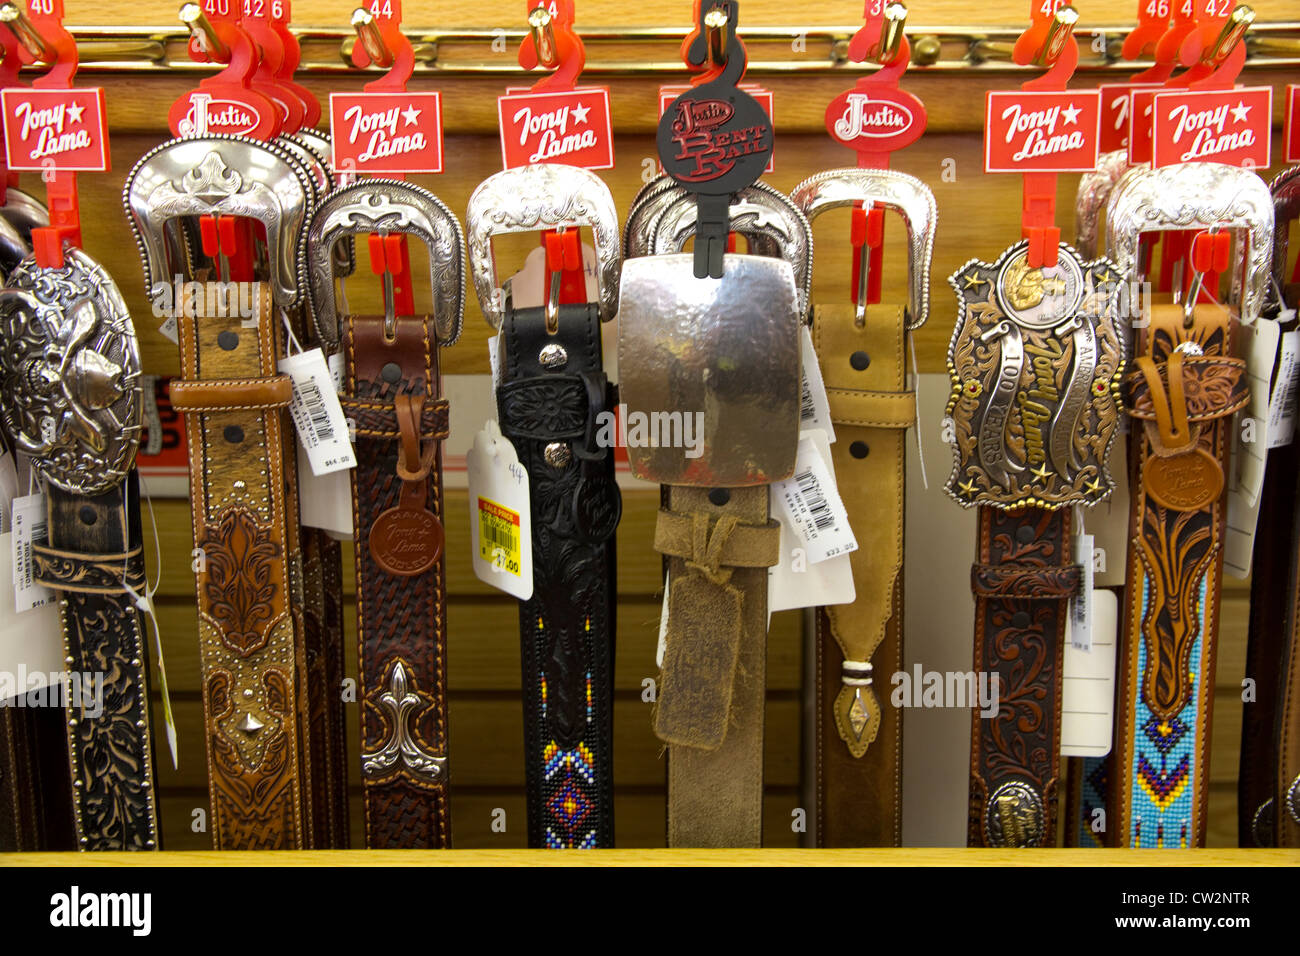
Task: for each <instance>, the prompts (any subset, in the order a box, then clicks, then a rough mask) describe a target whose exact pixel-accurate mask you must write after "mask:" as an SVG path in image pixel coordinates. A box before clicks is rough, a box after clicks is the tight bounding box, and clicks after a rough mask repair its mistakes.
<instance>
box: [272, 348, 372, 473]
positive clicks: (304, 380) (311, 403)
mask: <svg viewBox="0 0 1300 956" xmlns="http://www.w3.org/2000/svg"><path fill="white" fill-rule="evenodd" d="M278 367H279V369H280V371H281V372H283V373H284V374H285V375H288V376H289V379H290V381H292V382H293V398H292V399H290V401H289V415H290V416H291V417H292V418H293V424H294V428H295V429H296V430H297V432H298V441H299V442H301V443H302V446H303V448H305V449H306V451H307V460H308V462H310V464H311V471H312V474H315V475H328V474H329V473H330V472H334V471H346V470H347V469H349V468H355V467H357V457H356V455H355V454H353V451H352V442H351V441H349V440H348V422H347V419H346V418H344V416H343V406H342V405H340V404H339V396H338V390H337V389H336V388H335V386H334V379H333V377H332V376H331V375H330V370H329V367H328V366H327V365H326V364H325V355H324V353H323V352H321V350H320V349H309V350H308V351H306V352H297V353H295V354H293V355H286V356H285V357H284V358H282V359H280V361H279V363H278Z"/></svg>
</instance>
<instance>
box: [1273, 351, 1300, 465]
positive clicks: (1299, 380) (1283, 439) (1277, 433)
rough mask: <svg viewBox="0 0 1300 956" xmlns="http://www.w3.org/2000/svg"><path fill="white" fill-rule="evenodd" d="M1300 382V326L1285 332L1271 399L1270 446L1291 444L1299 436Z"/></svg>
mask: <svg viewBox="0 0 1300 956" xmlns="http://www.w3.org/2000/svg"><path fill="white" fill-rule="evenodd" d="M1297 385H1300V329H1294V330H1292V331H1290V332H1286V333H1284V334H1283V335H1282V347H1281V351H1280V353H1279V355H1278V359H1277V375H1276V376H1275V377H1274V380H1273V394H1272V395H1271V396H1270V397H1269V400H1268V447H1269V448H1281V447H1282V446H1283V445H1289V444H1291V440H1292V438H1293V437H1294V436H1295V406H1296V391H1297Z"/></svg>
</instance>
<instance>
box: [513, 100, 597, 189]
mask: <svg viewBox="0 0 1300 956" xmlns="http://www.w3.org/2000/svg"><path fill="white" fill-rule="evenodd" d="M497 118H498V120H499V122H500V129H501V161H502V163H503V164H504V167H505V168H506V169H514V168H515V167H516V166H527V165H528V164H530V163H563V164H565V165H566V166H581V167H583V168H584V169H610V168H612V167H613V165H614V132H613V129H612V128H611V126H610V118H609V90H607V89H606V88H605V87H603V86H589V87H584V88H582V89H577V90H566V91H564V92H562V93H506V94H505V95H504V96H499V97H497Z"/></svg>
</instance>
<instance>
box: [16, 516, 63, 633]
mask: <svg viewBox="0 0 1300 956" xmlns="http://www.w3.org/2000/svg"><path fill="white" fill-rule="evenodd" d="M13 508H14V514H13V536H12V541H13V568H14V610H15V611H17V612H18V613H20V614H21V613H22V612H23V611H30V610H32V609H33V608H38V607H44V606H45V605H46V604H53V603H54V592H53V591H51V590H49V589H48V588H44V587H41V585H39V584H37V583H36V563H35V560H34V559H33V557H32V543H33V542H35V541H44V540H45V522H46V512H45V495H43V494H41V493H39V492H38V493H37V494H34V495H26V496H24V497H22V498H15V499H14V504H13Z"/></svg>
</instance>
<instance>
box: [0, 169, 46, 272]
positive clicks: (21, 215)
mask: <svg viewBox="0 0 1300 956" xmlns="http://www.w3.org/2000/svg"><path fill="white" fill-rule="evenodd" d="M0 188H3V187H0ZM49 224H50V213H49V210H47V209H46V208H45V204H44V203H42V202H40V201H39V200H37V199H34V198H33V197H31V196H29V195H27V193H25V192H23V191H22V190H21V189H14V188H13V187H10V188H8V189H6V190H5V193H4V205H3V206H0V281H3V280H4V279H5V278H6V277H7V276H8V275H9V273H11V272H12V271H13V270H14V269H16V268H17V267H18V263H20V262H22V261H23V260H24V259H25V258H27V254H28V253H30V252H31V251H32V230H33V229H35V228H37V227H40V226H48V225H49Z"/></svg>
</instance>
